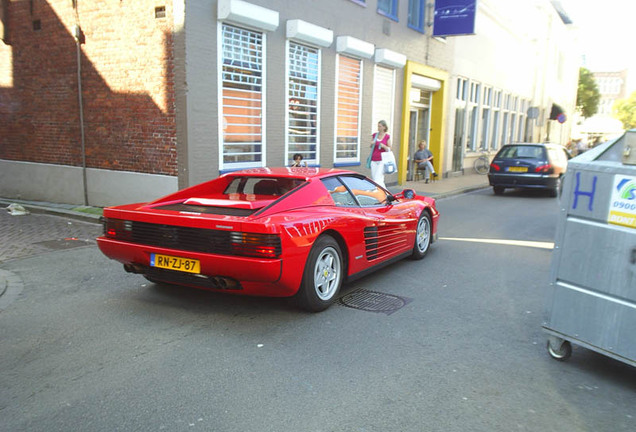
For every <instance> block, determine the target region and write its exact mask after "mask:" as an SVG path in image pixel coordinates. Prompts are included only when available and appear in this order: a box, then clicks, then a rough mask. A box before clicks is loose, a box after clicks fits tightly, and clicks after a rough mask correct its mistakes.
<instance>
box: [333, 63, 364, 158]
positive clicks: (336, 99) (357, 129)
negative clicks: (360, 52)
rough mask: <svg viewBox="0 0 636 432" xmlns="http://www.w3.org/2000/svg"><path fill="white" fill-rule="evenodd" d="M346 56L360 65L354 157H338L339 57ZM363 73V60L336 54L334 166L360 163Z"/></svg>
mask: <svg viewBox="0 0 636 432" xmlns="http://www.w3.org/2000/svg"><path fill="white" fill-rule="evenodd" d="M343 57H344V58H347V59H349V60H354V61H357V62H358V64H359V65H360V72H359V81H358V83H359V84H358V111H357V124H356V129H355V130H356V138H357V142H356V144H355V145H356V156H354V157H338V105H339V103H340V100H339V99H340V98H339V97H338V94H339V89H340V83H341V80H340V59H341V58H343ZM363 75H364V62H363V61H362V60H361V59H359V58H356V57H350V56H346V55H342V54H338V55H336V86H335V87H336V95H335V107H334V115H335V120H334V146H333V161H334V166H348V165H357V164H359V163H360V145H361V142H360V127H361V116H362V89H363V81H362V77H363Z"/></svg>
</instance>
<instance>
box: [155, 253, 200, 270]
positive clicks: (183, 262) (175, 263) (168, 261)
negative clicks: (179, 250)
mask: <svg viewBox="0 0 636 432" xmlns="http://www.w3.org/2000/svg"><path fill="white" fill-rule="evenodd" d="M150 266H151V267H159V268H163V269H169V270H176V271H181V272H187V273H201V263H200V262H199V260H195V259H191V258H181V257H174V256H170V255H159V254H150Z"/></svg>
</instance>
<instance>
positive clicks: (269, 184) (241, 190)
mask: <svg viewBox="0 0 636 432" xmlns="http://www.w3.org/2000/svg"><path fill="white" fill-rule="evenodd" d="M303 183H305V181H304V180H302V179H295V178H288V177H236V178H234V179H232V181H231V182H230V184H229V185H227V187H226V188H225V191H224V192H223V193H224V194H225V195H231V194H241V195H243V194H253V195H261V196H280V195H284V194H286V193H287V192H289V191H290V190H292V189H295V188H297V187H298V186H300V185H301V184H303Z"/></svg>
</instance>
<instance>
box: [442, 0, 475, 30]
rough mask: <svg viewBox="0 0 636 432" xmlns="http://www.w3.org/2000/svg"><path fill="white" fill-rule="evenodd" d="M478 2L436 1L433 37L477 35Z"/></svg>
mask: <svg viewBox="0 0 636 432" xmlns="http://www.w3.org/2000/svg"><path fill="white" fill-rule="evenodd" d="M476 14H477V0H435V19H434V22H433V36H457V35H467V34H475V15H476Z"/></svg>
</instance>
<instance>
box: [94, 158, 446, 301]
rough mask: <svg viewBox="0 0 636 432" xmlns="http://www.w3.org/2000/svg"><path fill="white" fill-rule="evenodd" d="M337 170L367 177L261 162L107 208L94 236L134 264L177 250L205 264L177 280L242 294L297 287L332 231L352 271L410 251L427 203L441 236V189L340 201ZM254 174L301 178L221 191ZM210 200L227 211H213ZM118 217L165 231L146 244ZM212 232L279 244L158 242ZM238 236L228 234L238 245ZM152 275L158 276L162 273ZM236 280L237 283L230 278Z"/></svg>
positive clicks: (281, 293) (143, 267) (141, 267)
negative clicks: (263, 190) (377, 201)
mask: <svg viewBox="0 0 636 432" xmlns="http://www.w3.org/2000/svg"><path fill="white" fill-rule="evenodd" d="M333 176H350V177H351V176H353V177H357V178H360V179H364V177H363V176H361V175H360V174H357V173H354V172H349V171H343V170H326V169H318V168H260V169H250V170H243V171H238V172H234V173H229V174H225V175H222V176H221V177H219V178H217V179H215V180H212V181H209V182H205V183H202V184H199V185H196V186H193V187H190V188H187V189H184V190H181V191H178V192H176V193H174V194H171V195H169V196H167V197H164V198H161V199H159V200H156V201H153V202H151V203H142V204H129V205H122V206H116V207H109V208H106V209H104V218H105V221H106V222H105V235H103V236H101V237H99V238H98V239H97V243H98V246H99V248H100V250H101V251H102V252H103V253H104V255H106V256H107V257H109V258H112V259H114V260H117V261H119V262H121V263H123V264H124V265H125V267H126V268H127V270H129V271H135V272H138V273H143V274H147V273H146V271H148V270H152V268H151V254H161V255H167V256H172V257H180V258H185V259H192V260H198V261H199V262H200V272H199V274H198V275H194V276H193V275H187V277H189V278H190V279H187V280H180V281H178V282H175V283H178V284H180V285H188V286H193V287H197V288H205V289H211V290H215V291H216V290H219V291H227V292H231V293H237V294H247V295H260V296H276V297H285V296H292V295H294V294H295V293H296V292H297V291H298V289H299V287H300V285H301V281H302V277H303V272H304V269H305V264H306V262H307V258H308V256H309V253H310V250H311V248H312V246H313V244H314V242H315V241H316V239H317V238H318V237H319V236H321V235H331V236H332V237H334V238H335V239H336V241H338V243H339V244H340V247H341V249H342V253H343V255H344V261H345V263H344V266H345V270H346V271H345V274H346V277H347V278H353V277H355V276H357V275H362V274H366V272H367V271H371V270H372V269H374V268H379V267H380V266H381V265H383V264H385V263H387V262H390V261H392V260H395V259H399V258H401V257H403V256H406V255H408V254H410V252H411V251H412V250H413V247H414V246H413V245H414V243H415V232H416V227H417V222H418V219H419V217H420V215H421V214H422V212H423V211H426V212H428V213H429V216H430V219H431V234H432V235H431V242H432V241H434V240H435V239H436V237H437V222H438V218H439V213H438V212H437V209H436V207H435V200H434V199H432V198H428V197H421V196H415V197H414V198H412V199H406V198H404V197H399V199H397V200H395V201H393V202H392V203H390V204H385V205H377V206H368V207H361V206H349V207H347V206H337V205H336V204H335V202H334V200H333V199H332V196H331V195H330V192H329V191H328V190H327V188H326V187H325V185H324V184H323V182H322V181H321V180H322V179H325V178H328V177H333ZM251 178H254V179H268V178H272V179H278V180H281V179H282V180H286V179H289V180H290V181H295V182H296V183H297V184H298V183H300V185H299V186H297V187H295V188H294V189H292V190H291V191H289V192H285V193H283V194H282V195H280V196H279V195H275V196H260V195H257V194H240V193H237V194H234V193H224V192H227V191H226V188H228V187H230V186H229V185H230V184H231V183H232V182H234V183H232V184H235V183H236V182H238V180H236V179H241V180H246V179H247V180H249V179H251ZM367 180H368V179H367ZM382 193H385V191H383V192H382ZM184 208H185V209H186V210H183V209H184ZM208 209H214V211H219V212H223V213H227V214H211V213H209V212H208V211H209V210H208ZM197 210H201V211H197ZM249 212H252V213H251V214H248V213H249ZM239 213H240V214H239ZM109 221H110V222H109ZM111 222H113V223H122V224H124V225H123V226H131V227H135V228H130V230H131V232H136V231H134V230H137V229H138V228H137V227H138V226H140V227H141V228H139V229H140V230H141V229H142V228H144V229H146V228H148V229H154V228H155V227H158V228H157V229H158V230H159V231H156V232H155V231H149V232H152V233H154V234H153V235H152V236H151V237H149V240H147V241H148V242H149V243H157V244H144V243H143V242H141V243H140V242H137V241H136V240H134V239H132V238H126V235H128V234H127V233H124V234H121V233H122V232H123V230H125V229H127V228H123V229H121V230H119V229H110V228H109V225H108V224H109V223H111ZM190 230H195V231H190ZM369 230H371V231H369ZM173 231H174V232H173ZM177 231H178V233H176V232H177ZM207 232H214V233H215V235H218V236H220V237H222V238H224V239H227V238H231V239H235V238H237V237H238V238H241V236H243V235H245V236H247V238H251V236H252V235H253V236H256V238H257V239H258V238H260V237H258V236H265V237H267V236H269V237H267V238H269V239H271V238H276V239H278V238H280V254H279V255H277V256H237V255H232V254H227V253H215V252H202V251H196V250H188V249H187V248H181V247H180V245H179V244H174V245H172V246H170V247H167V246H165V245H163V244H159V243H161V242H160V241H159V240H160V239H157V237H161V236H163V237H166V239H167V240H166V241H167V242H169V241H171V240H173V237H179V238H181V237H183V236H186V234H187V235H190V236H191V240H192V241H194V242H196V241H199V237H198V236H199V234H205V233H207ZM367 232H373V233H374V241H373V242H372V244H371V246H372V250H373V252H372V253H371V254H370V253H369V241H368V239H367V238H365V233H367ZM175 233H176V234H175ZM188 233H191V234H188ZM376 233H377V236H375V234H376ZM120 235H123V238H120V237H118V236H120ZM131 235H132V234H131ZM265 237H263V238H265ZM241 241H244V240H241ZM232 242H234V240H232ZM245 242H247V240H245ZM226 243H227V242H225V241H224V242H219V245H217V246H218V247H219V248H221V249H223V248H225V247H226V246H227V244H226ZM241 244H242V243H241ZM241 244H239V245H241ZM234 245H235V244H234V243H232V244H231V246H232V247H233V246H234ZM249 245H250V247H253V249H250V252H249V253H252V252H253V251H256V252H255V253H256V254H258V253H260V252H261V251H260V250H259V245H258V244H256V245H254V244H252V243H249ZM223 250H225V249H223ZM270 250H273V249H272V248H269V249H267V250H265V253H266V254H269V253H270ZM171 274H172V273H171ZM204 276H206V277H210V278H215V279H214V280H221V279H222V280H223V281H230V286H229V287H222V288H217V287H216V285H215V286H212V287H210V286H205V287H204V286H201V285H200V284H199V283H197V282H198V281H199V280H201V279H202V278H203V277H204ZM153 277H154V278H155V279H159V280H161V277H157V276H153ZM197 278H199V279H197ZM234 282H236V285H233V284H234ZM224 283H225V282H224Z"/></svg>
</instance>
